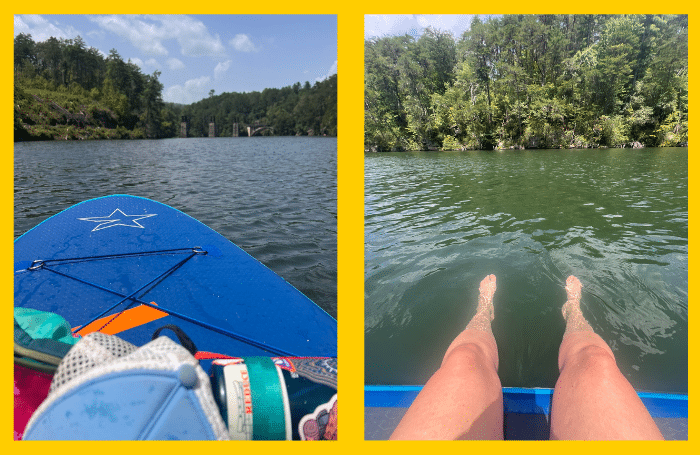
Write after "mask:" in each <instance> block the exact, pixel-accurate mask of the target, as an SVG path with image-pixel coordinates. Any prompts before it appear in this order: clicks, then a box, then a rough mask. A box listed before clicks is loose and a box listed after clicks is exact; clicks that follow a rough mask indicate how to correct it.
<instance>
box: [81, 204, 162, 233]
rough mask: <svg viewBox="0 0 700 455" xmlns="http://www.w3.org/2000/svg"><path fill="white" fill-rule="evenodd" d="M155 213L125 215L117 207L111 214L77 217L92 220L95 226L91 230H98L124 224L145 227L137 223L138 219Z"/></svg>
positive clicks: (82, 219)
mask: <svg viewBox="0 0 700 455" xmlns="http://www.w3.org/2000/svg"><path fill="white" fill-rule="evenodd" d="M156 215H157V214H156V213H152V214H147V215H127V214H125V213H124V212H122V211H121V210H119V209H116V210H115V211H114V212H112V214H111V215H108V216H94V217H91V218H78V219H79V220H80V221H92V222H93V223H97V226H95V229H93V230H92V231H91V232H95V231H99V230H101V229H107V228H111V227H114V226H126V227H135V228H141V229H145V228H144V227H143V226H141V224H139V220H142V219H144V218H150V217H152V216H156Z"/></svg>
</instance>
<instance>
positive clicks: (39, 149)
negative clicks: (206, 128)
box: [14, 137, 337, 317]
mask: <svg viewBox="0 0 700 455" xmlns="http://www.w3.org/2000/svg"><path fill="white" fill-rule="evenodd" d="M336 151H337V140H336V139H335V138H320V137H318V138H315V137H312V138H309V137H305V138H297V137H288V138H276V137H273V138H270V137H252V138H247V137H237V138H216V139H210V138H201V139H199V138H189V139H167V140H157V141H155V140H153V141H146V140H144V141H86V142H82V141H75V142H30V143H16V144H15V149H14V155H15V193H14V196H15V198H14V207H15V227H14V233H15V238H16V237H18V236H19V235H21V234H22V233H24V232H26V231H27V230H29V229H31V228H32V227H34V226H35V225H37V224H38V223H40V222H41V221H43V220H45V219H46V218H48V217H50V216H51V215H54V214H56V213H58V212H59V211H61V210H63V209H66V208H68V207H70V206H72V205H74V204H76V203H78V202H81V201H84V200H86V199H90V198H95V197H100V196H105V195H110V194H130V195H134V196H142V197H146V198H149V199H154V200H156V201H159V202H162V203H164V204H168V205H170V206H171V207H174V208H176V209H178V210H181V211H182V212H184V213H186V214H188V215H190V216H192V217H194V218H196V219H198V220H199V221H201V222H202V223H204V224H206V225H207V226H209V227H211V228H212V229H214V230H216V231H217V232H219V233H220V234H222V235H223V236H224V237H226V238H228V239H229V240H230V241H232V242H233V243H235V244H236V245H238V246H239V247H241V248H242V249H244V250H245V251H247V252H248V253H249V254H250V255H251V256H253V257H255V258H256V259H258V260H259V261H261V262H262V263H263V264H265V265H267V266H268V267H269V268H270V269H272V270H273V271H275V272H276V273H277V274H279V275H281V276H282V277H284V278H285V279H286V280H287V281H288V282H290V283H291V284H292V285H294V286H295V287H296V288H297V289H299V290H300V291H301V292H303V293H304V294H306V295H307V296H308V297H309V298H310V299H311V300H313V301H314V302H316V304H318V305H319V306H320V307H322V308H323V309H324V310H326V311H327V312H328V313H329V314H331V315H332V316H334V317H336V315H337V306H336V301H337V298H336V297H337V286H336V283H337V279H336V276H337V260H336V257H337V211H336V207H337V205H336V202H337V199H336V194H337V192H336V183H337V180H336V176H337V153H336Z"/></svg>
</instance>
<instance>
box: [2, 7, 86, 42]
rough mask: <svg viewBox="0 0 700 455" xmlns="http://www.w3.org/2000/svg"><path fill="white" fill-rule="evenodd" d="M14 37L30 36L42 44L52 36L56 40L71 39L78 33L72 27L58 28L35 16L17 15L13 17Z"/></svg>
mask: <svg viewBox="0 0 700 455" xmlns="http://www.w3.org/2000/svg"><path fill="white" fill-rule="evenodd" d="M14 29H15V30H14V32H15V34H14V36H17V35H19V34H20V33H25V34H28V35H32V40H34V41H35V42H37V43H39V42H43V41H46V40H47V39H49V38H51V37H52V36H53V37H55V38H58V39H61V38H64V39H73V38H76V37H77V36H78V35H80V33H79V32H78V31H77V30H76V29H75V28H74V27H72V26H67V27H63V28H62V27H60V26H59V25H57V24H54V23H51V22H49V21H48V20H47V19H45V18H44V17H43V16H40V15H37V14H18V15H15V16H14Z"/></svg>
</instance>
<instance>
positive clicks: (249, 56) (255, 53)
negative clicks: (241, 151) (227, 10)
mask: <svg viewBox="0 0 700 455" xmlns="http://www.w3.org/2000/svg"><path fill="white" fill-rule="evenodd" d="M19 33H28V34H31V35H32V39H33V40H34V41H36V42H40V41H45V40H46V39H48V38H49V37H51V36H54V37H56V38H66V39H73V38H75V37H77V36H80V37H81V38H82V39H83V40H84V41H85V44H86V45H87V46H88V47H94V48H95V49H97V50H99V51H100V52H102V53H103V54H104V55H105V56H107V55H108V54H109V51H110V50H111V49H116V50H117V51H118V52H119V55H121V57H122V58H123V59H124V60H125V61H127V60H129V59H130V60H131V61H132V62H133V63H136V64H137V65H138V66H139V67H140V68H141V71H142V72H143V73H144V74H152V73H153V72H154V71H156V70H158V71H160V72H161V75H160V77H159V80H160V81H161V83H162V84H163V85H164V89H163V99H164V100H165V101H167V102H175V103H184V104H189V103H192V102H195V101H198V100H200V99H202V98H206V97H207V96H209V91H210V90H212V89H213V90H214V91H215V93H216V94H220V93H223V92H252V91H262V90H263V89H265V88H281V87H285V86H289V85H293V84H294V83H296V82H301V83H302V84H303V83H304V82H306V81H309V82H310V83H311V84H313V83H314V82H316V81H319V80H323V79H325V78H327V77H328V76H330V75H332V74H335V73H336V72H337V70H336V68H337V62H338V60H337V58H338V57H337V55H338V54H337V18H336V16H335V15H259V16H253V15H211V16H185V15H141V16H133V15H110V16H107V15H15V17H14V34H15V36H16V35H17V34H19Z"/></svg>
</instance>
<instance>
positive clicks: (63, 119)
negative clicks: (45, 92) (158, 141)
mask: <svg viewBox="0 0 700 455" xmlns="http://www.w3.org/2000/svg"><path fill="white" fill-rule="evenodd" d="M14 101H15V102H14V111H15V115H14V129H15V132H14V138H15V142H19V141H50V140H85V139H144V138H145V137H146V135H145V132H144V131H143V129H141V128H134V129H127V128H125V127H124V126H121V125H119V126H118V125H117V116H116V115H115V113H114V112H112V111H111V110H110V109H109V108H107V107H105V106H103V105H101V104H99V103H97V102H93V103H91V104H89V105H86V104H84V103H81V102H80V101H81V100H79V99H78V98H77V97H72V96H70V95H68V94H64V96H63V99H61V100H60V101H61V104H59V103H58V102H57V101H53V100H51V99H49V98H48V97H46V96H44V97H42V96H40V95H39V94H37V93H30V92H28V91H25V90H22V89H18V88H15V99H14Z"/></svg>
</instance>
